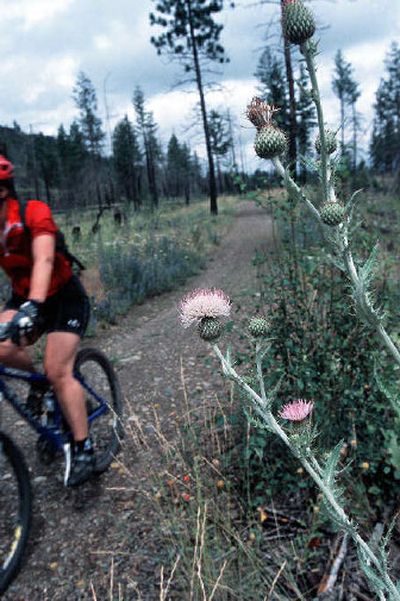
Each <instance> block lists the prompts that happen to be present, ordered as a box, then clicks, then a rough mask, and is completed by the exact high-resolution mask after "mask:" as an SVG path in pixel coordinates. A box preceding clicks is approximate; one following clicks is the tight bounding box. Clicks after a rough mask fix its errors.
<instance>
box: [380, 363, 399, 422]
mask: <svg viewBox="0 0 400 601" xmlns="http://www.w3.org/2000/svg"><path fill="white" fill-rule="evenodd" d="M374 377H375V381H376V383H377V384H378V388H379V390H380V391H381V393H382V394H384V395H385V397H386V398H387V399H388V401H389V402H390V404H391V405H392V407H393V410H394V411H395V412H396V413H397V415H398V416H399V417H400V392H399V391H398V390H395V389H394V388H391V386H390V385H388V383H387V382H385V381H384V380H383V378H382V377H381V376H380V375H379V374H378V368H377V364H376V363H375V366H374Z"/></svg>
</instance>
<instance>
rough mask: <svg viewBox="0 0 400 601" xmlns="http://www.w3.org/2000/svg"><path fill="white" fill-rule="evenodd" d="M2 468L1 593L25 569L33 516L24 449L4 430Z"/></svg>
mask: <svg viewBox="0 0 400 601" xmlns="http://www.w3.org/2000/svg"><path fill="white" fill-rule="evenodd" d="M0 470H1V471H0V509H1V512H0V534H1V542H0V595H2V594H3V593H4V592H5V590H6V589H7V588H8V586H9V585H10V584H11V582H12V580H13V579H14V578H15V577H16V575H17V574H18V572H19V570H20V568H21V564H22V559H23V556H24V551H25V548H26V545H27V542H28V538H29V531H30V527H31V519H32V489H31V484H30V477H29V471H28V468H27V465H26V463H25V460H24V457H23V455H22V453H21V451H20V450H19V448H18V447H17V445H16V444H15V443H14V442H13V441H12V440H11V438H9V437H8V436H6V434H4V433H3V432H0ZM16 494H17V495H18V507H17V510H16V516H11V517H10V512H11V511H12V509H13V507H14V505H13V503H14V504H15V507H16V506H17V499H15V498H12V497H15V496H16ZM6 518H7V519H6ZM7 521H8V522H9V523H7ZM8 538H9V543H8Z"/></svg>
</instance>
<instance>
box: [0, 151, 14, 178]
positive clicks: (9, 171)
mask: <svg viewBox="0 0 400 601" xmlns="http://www.w3.org/2000/svg"><path fill="white" fill-rule="evenodd" d="M13 176H14V165H13V164H12V163H10V161H9V160H8V159H6V157H5V156H3V155H2V154H0V180H4V179H11V178H12V177H13Z"/></svg>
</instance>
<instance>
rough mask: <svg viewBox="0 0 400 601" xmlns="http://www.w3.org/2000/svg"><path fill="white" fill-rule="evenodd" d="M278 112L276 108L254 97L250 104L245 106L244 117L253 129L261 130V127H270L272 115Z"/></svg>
mask: <svg viewBox="0 0 400 601" xmlns="http://www.w3.org/2000/svg"><path fill="white" fill-rule="evenodd" d="M278 111H280V109H279V108H276V107H274V106H272V105H270V104H268V103H267V102H264V100H261V98H258V97H257V96H255V97H254V98H253V99H252V100H251V102H250V104H248V105H247V109H246V116H247V118H248V120H249V121H250V122H251V123H252V124H253V125H254V127H256V128H257V129H261V128H262V127H265V126H267V125H271V122H272V117H273V116H274V113H277V112H278Z"/></svg>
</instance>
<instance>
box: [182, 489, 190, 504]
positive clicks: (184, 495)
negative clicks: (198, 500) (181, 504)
mask: <svg viewBox="0 0 400 601" xmlns="http://www.w3.org/2000/svg"><path fill="white" fill-rule="evenodd" d="M182 499H183V500H184V501H186V503H189V501H190V499H191V496H190V495H189V494H188V493H187V492H184V493H182Z"/></svg>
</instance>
